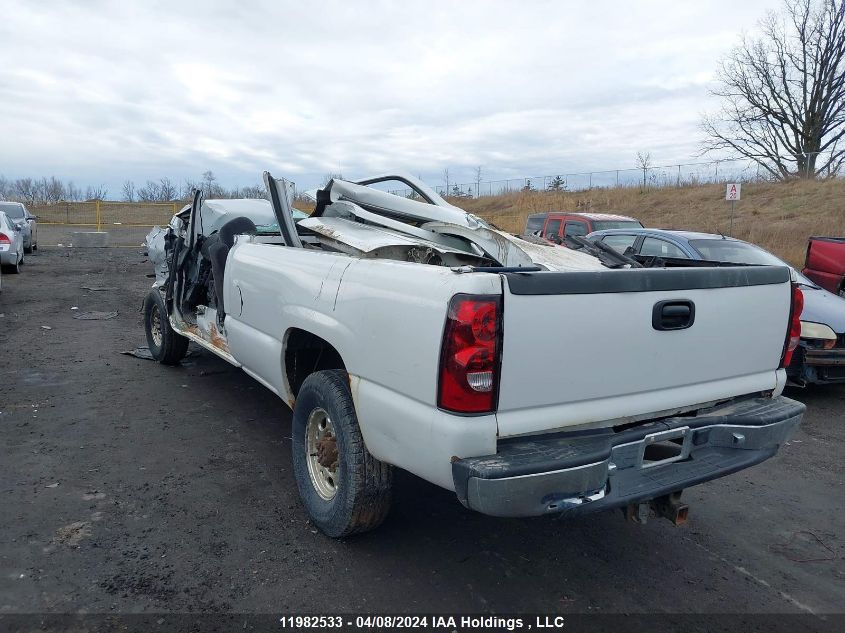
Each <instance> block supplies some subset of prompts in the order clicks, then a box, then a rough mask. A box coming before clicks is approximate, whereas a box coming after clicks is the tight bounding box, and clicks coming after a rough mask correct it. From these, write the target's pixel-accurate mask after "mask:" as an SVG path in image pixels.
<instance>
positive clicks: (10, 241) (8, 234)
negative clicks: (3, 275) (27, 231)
mask: <svg viewBox="0 0 845 633" xmlns="http://www.w3.org/2000/svg"><path fill="white" fill-rule="evenodd" d="M21 264H23V229H22V228H21V227H20V226H19V225H18V224H16V223H15V222H13V221H12V220H10V219H9V217H8V216H7V215H6V214H5V213H4V212H3V210H2V209H0V265H2V266H3V267H4V268H6V270H7V271H8V272H10V273H19V272H20V271H21Z"/></svg>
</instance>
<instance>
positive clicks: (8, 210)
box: [0, 202, 38, 253]
mask: <svg viewBox="0 0 845 633" xmlns="http://www.w3.org/2000/svg"><path fill="white" fill-rule="evenodd" d="M0 211H2V212H4V213H5V214H6V215H7V216H8V217H9V219H10V220H11V221H12V222H14V223H15V224H17V225H18V226H20V227H21V234H22V235H23V250H24V252H25V253H31V252H32V251H37V250H38V225H37V224H36V222H35V220H36V219H37V218H36V216H34V215H32V214H31V213H30V212H29V209H27V208H26V206H25V205H24V204H23V203H22V202H0Z"/></svg>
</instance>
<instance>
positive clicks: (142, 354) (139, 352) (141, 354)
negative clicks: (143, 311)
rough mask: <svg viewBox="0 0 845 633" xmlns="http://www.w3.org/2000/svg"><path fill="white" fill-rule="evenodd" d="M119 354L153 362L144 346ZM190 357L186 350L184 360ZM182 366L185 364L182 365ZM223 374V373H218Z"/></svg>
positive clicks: (150, 354) (150, 353)
mask: <svg viewBox="0 0 845 633" xmlns="http://www.w3.org/2000/svg"><path fill="white" fill-rule="evenodd" d="M120 353H121V354H125V355H126V356H134V357H135V358H141V359H143V360H155V358H153V355H152V352H150V348H149V347H147V346H146V345H145V346H143V347H136V348H135V349H128V350H126V351H123V352H120ZM190 355H191V350H188V351H187V352H186V353H185V358H187V357H188V356H190ZM182 364H183V365H185V364H187V363H182ZM220 373H225V372H220Z"/></svg>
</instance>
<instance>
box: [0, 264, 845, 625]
mask: <svg viewBox="0 0 845 633" xmlns="http://www.w3.org/2000/svg"><path fill="white" fill-rule="evenodd" d="M151 272H152V270H151V266H150V265H149V264H148V263H146V262H145V257H144V256H143V255H142V254H141V253H140V252H139V251H138V250H135V249H102V250H96V249H91V250H80V249H76V250H74V249H63V248H52V249H46V248H44V249H42V250H41V252H40V253H38V254H36V255H33V256H29V257H28V258H27V262H26V265H25V266H24V270H23V273H22V274H21V275H18V276H15V275H8V274H7V275H3V281H2V294H0V349H2V354H3V364H2V379H1V380H0V509H1V510H2V511H0V615H2V614H4V613H5V614H14V613H23V612H30V613H31V612H48V613H49V612H79V611H84V612H89V613H129V612H163V613H167V612H205V611H213V612H218V611H227V612H228V611H236V612H247V613H250V612H252V613H262V612H263V613H267V612H297V611H299V612H309V613H315V612H325V611H332V612H350V613H355V612H361V611H368V612H393V613H397V612H426V611H427V612H435V611H436V612H444V611H451V612H457V613H460V612H498V613H507V612H562V613H642V612H663V613H679V612H681V613H684V612H695V613H770V612H776V613H812V614H817V615H824V614H831V613H836V612H840V613H841V612H842V611H843V609H844V608H843V605H845V560H843V554H845V534H843V516H845V494H843V488H842V485H843V481H845V478H844V477H843V474H844V473H843V459H842V453H843V447H845V430H843V428H844V427H843V416H842V414H843V412H845V387H832V388H825V389H806V390H803V391H795V392H793V393H792V394H790V395H791V396H792V397H794V398H797V399H799V400H801V401H803V402H805V403H806V404H807V405H808V412H807V416H806V418H805V420H804V423H803V426H802V428H801V429H800V430H799V432H798V434H797V436H796V437H795V438H794V440H793V441H792V442H790V443H789V444H788V445H787V446H785V447H784V448H783V449H782V451H781V452H780V454H779V455H778V456H777V457H776V458H774V459H772V460H770V461H768V462H766V463H764V464H762V465H760V466H757V467H755V468H753V469H751V470H749V471H746V472H742V473H739V474H736V475H734V476H731V477H727V478H725V479H722V480H719V481H715V482H711V483H709V484H705V485H702V486H699V487H697V488H693V489H691V490H689V491H687V492H686V493H685V494H684V499H685V500H686V501H687V502H688V503H689V504H690V521H689V523H688V525H686V526H685V527H681V528H677V527H674V526H672V525H671V524H669V523H668V522H666V521H661V520H657V519H654V520H652V521H650V522H649V523H648V524H647V525H645V526H639V525H634V524H631V523H626V522H625V521H624V519H623V516H622V514H621V513H619V512H612V513H604V514H597V515H593V516H587V517H583V518H578V519H572V520H567V521H555V520H550V519H531V520H515V519H496V518H490V517H485V516H482V515H480V514H476V513H473V512H470V511H468V510H466V509H464V508H463V507H462V506H461V505H460V504H459V503H458V502H457V501H456V500H455V498H454V495H453V494H452V493H449V492H447V491H445V490H442V489H439V488H437V487H435V486H432V485H430V484H428V483H425V482H423V481H421V480H418V479H416V478H414V477H412V476H410V475H407V474H403V473H400V474H399V476H398V477H397V485H396V495H395V504H394V507H393V510H392V512H391V514H390V516H389V518H388V520H387V521H386V523H385V524H384V526H383V527H382V528H380V529H379V530H378V531H376V532H374V533H371V534H366V535H363V536H359V537H355V538H350V539H347V540H344V541H341V542H336V541H332V540H330V539H328V538H326V537H324V536H323V535H322V534H320V533H318V532H317V530H316V529H315V528H314V527H313V526H312V525H311V524H310V523H309V521H308V519H307V517H306V514H305V512H304V510H303V508H302V506H301V505H300V502H299V500H298V497H297V493H296V486H295V484H294V481H293V476H292V472H291V459H290V441H289V439H290V413H289V410H288V409H287V408H286V405H285V404H284V403H282V402H281V401H280V400H278V399H277V398H276V397H275V396H274V395H273V394H271V393H270V392H269V391H267V390H266V389H264V388H263V387H261V386H260V385H259V384H258V383H256V382H255V381H253V380H252V379H250V378H249V377H247V376H246V375H245V374H243V373H242V372H241V371H240V370H236V369H234V368H232V367H230V366H229V365H227V364H226V363H225V362H223V361H222V360H220V359H218V358H216V357H214V356H211V355H210V354H208V353H205V352H203V351H201V350H197V349H194V350H193V352H192V354H191V355H190V356H189V357H188V358H187V359H186V360H185V362H184V364H183V365H182V366H180V367H176V368H168V367H163V366H160V365H158V364H156V363H154V362H151V361H145V360H139V359H137V358H134V357H131V356H125V355H121V354H120V352H121V351H123V350H130V349H132V348H134V347H136V346H137V345H141V344H144V336H143V330H142V325H141V315H140V314H139V307H140V305H141V301H142V298H143V296H144V294H145V292H146V288H147V287H148V286H149V285H150V284H151V282H152V280H151V279H149V278H147V277H146V275H147V274H148V273H151ZM83 286H89V287H94V288H96V287H111V288H113V289H112V290H106V291H91V290H85V289H83ZM73 307H76V308H78V310H72V308H73ZM86 311H106V312H107V311H117V312H118V316H117V317H116V318H114V319H111V320H99V321H98V320H79V319H75V318H74V316H78V315H79V314H80V313H81V312H86ZM44 326H46V327H47V328H50V329H46V328H45V327H44ZM423 450H424V447H423Z"/></svg>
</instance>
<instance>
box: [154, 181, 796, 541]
mask: <svg viewBox="0 0 845 633" xmlns="http://www.w3.org/2000/svg"><path fill="white" fill-rule="evenodd" d="M390 181H399V183H400V186H402V187H410V188H411V189H412V190H413V191H414V194H413V199H410V198H405V197H400V196H396V195H392V194H390V193H387V192H386V191H383V190H381V188H387V187H388V186H389V182H390ZM265 182H266V184H267V186H268V191H269V194H270V201H267V200H203V199H202V197H201V194H200V193H199V192H197V193H196V195H195V197H194V201H193V204H192V205H191V206H190V207H185V209H183V210H182V211H181V212H180V213H179V214H177V215H176V216H174V218H173V219H172V221H171V223H170V225H169V227H168V228H167V229H166V230H164V231H161V230H160V231H158V232H157V233H151V235H150V236H149V237H148V249H149V254H150V259H151V261H152V262H153V263H154V264H155V268H156V274H157V279H156V282H155V284H154V287H153V289H152V291H151V292H150V293H149V295H148V296H147V298H146V301H145V304H144V325H145V329H146V335H147V341H148V344H149V348H150V351H151V352H152V354H153V356H154V358H156V359H157V360H158V361H159V362H161V363H164V364H178V362H179V361H180V359H181V358H182V357H183V356H184V354H185V352H186V350H187V347H188V343H189V341H194V342H195V343H197V344H199V345H201V346H202V347H204V348H205V349H207V350H209V351H211V352H213V353H214V354H217V355H218V356H220V357H221V358H223V359H225V360H226V361H228V362H229V363H231V364H233V365H235V366H237V367H241V368H242V369H243V370H244V371H245V372H246V373H247V374H249V375H250V376H252V377H253V378H255V379H256V380H257V381H258V382H260V383H261V384H262V385H264V386H265V387H267V389H269V390H270V391H272V392H273V393H275V394H277V395H278V396H279V397H280V398H281V399H282V400H283V401H284V402H285V403H287V404H288V405H289V406H290V407H291V408H292V409H293V422H292V441H293V450H292V454H293V471H294V477H295V479H296V483H297V486H298V488H299V492H300V496H301V498H302V500H303V503H304V505H305V508H306V510H307V512H308V514H309V515H310V518H311V520H312V521H313V522H314V524H315V525H316V526H317V527H319V528H320V529H321V530H322V531H323V532H324V533H326V534H328V535H329V536H332V537H342V536H345V535H347V534H351V533H354V532H361V531H365V530H369V529H372V528H374V527H375V526H377V525H378V524H379V523H381V521H382V520H383V519H384V518H385V516H386V514H387V512H388V509H389V506H390V498H391V483H392V472H393V468H403V469H405V470H407V471H410V472H411V473H414V474H416V475H418V476H420V477H422V478H423V479H426V480H428V481H430V482H432V483H434V484H437V485H439V486H442V487H443V488H446V489H449V490H452V491H454V492H455V495H456V497H457V499H458V500H459V501H460V502H461V503H462V504H464V505H465V506H467V507H468V508H471V509H473V510H477V511H479V512H483V513H487V514H491V515H497V516H537V515H556V514H562V513H581V512H590V511H595V510H603V509H609V508H623V509H626V511H627V513H628V516H629V517H631V518H632V519H634V520H638V521H640V522H644V521H645V520H646V518H647V517H648V515H649V513H650V512H651V511H655V512H656V513H658V514H660V515H662V516H665V517H668V518H670V519H672V520H673V521H675V522H676V523H680V522H682V521H684V520H685V518H686V512H687V509H686V506H684V505H683V504H682V503H681V502H680V500H679V496H680V493H681V491H682V490H683V489H684V488H686V487H688V486H692V485H696V484H699V483H702V482H705V481H708V480H711V479H714V478H716V477H720V476H723V475H727V474H730V473H733V472H736V471H738V470H741V469H743V468H747V467H749V466H752V465H754V464H757V463H759V462H762V461H764V460H766V459H768V458H770V457H772V456H773V455H774V454H775V453H776V452H777V451H778V448H779V446H780V445H781V444H782V443H783V442H784V441H786V439H787V438H788V437H789V436H790V434H791V432H792V431H793V430H794V429H795V427H796V426H797V425H798V424H799V422H800V420H801V418H802V415H803V412H804V405H802V404H800V403H798V402H794V401H792V400H789V399H787V398H784V397H783V396H782V395H781V392H782V390H783V387H784V385H785V384H786V373H785V370H784V367H785V366H786V365H787V364H788V363H789V356H790V354H791V353H792V349H794V346H795V344H796V343H797V334H795V328H796V327H797V328H798V329H799V331H800V322H799V317H800V307H799V306H800V290H797V289H796V288H795V287H794V286H793V284H792V283H791V278H790V271H789V270H788V269H787V268H785V267H776V266H752V267H749V266H746V267H741V268H738V267H698V268H641V267H639V266H640V265H639V264H637V263H636V262H628V263H626V262H625V261H624V260H619V261H614V260H613V257H612V256H610V255H607V254H605V255H607V257H604V255H603V256H602V257H604V259H601V260H600V259H599V258H597V257H593V256H591V255H589V254H585V253H584V252H580V251H576V250H572V249H569V248H563V247H561V246H557V245H555V244H551V243H549V242H548V241H545V240H537V241H531V240H530V239H527V240H526V239H521V238H517V237H514V236H512V235H509V234H507V233H504V232H502V231H499V230H497V229H495V228H494V227H492V226H490V225H488V224H487V223H485V222H484V221H483V220H481V219H479V218H477V217H474V216H472V215H471V214H468V213H466V212H464V211H462V210H461V209H458V208H456V207H454V206H452V205H450V204H448V203H447V202H446V201H444V200H443V199H442V198H441V197H440V196H439V195H437V193H435V192H434V191H433V190H432V189H430V188H429V187H427V186H426V185H424V184H423V183H421V182H420V181H418V180H417V179H415V178H413V177H411V176H406V175H397V176H383V177H377V178H371V179H367V180H363V181H358V182H349V181H344V180H337V179H335V180H332V181H330V182H329V183H328V184H327V185H326V186H325V187H324V188H323V189H321V190H319V191H317V192H316V193H315V194H314V199H315V201H316V208H315V210H314V212H313V213H312V214H311V216H310V217H308V218H305V219H300V220H298V221H295V220H294V216H293V210H292V208H291V200H290V187H289V183H287V182H286V181H283V180H275V179H273V178H272V177H271V176H270V175H269V174H268V173H265ZM394 188H397V187H396V186H394ZM599 254H600V255H601V253H599ZM608 258H609V259H608ZM617 259H618V256H617ZM603 262H604V263H603ZM607 266H613V267H616V268H617V269H610V268H608V267H607ZM174 407H175V408H177V409H178V408H179V404H178V403H174ZM180 411H181V413H179V415H190V411H187V410H184V411H183V410H181V409H180Z"/></svg>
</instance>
